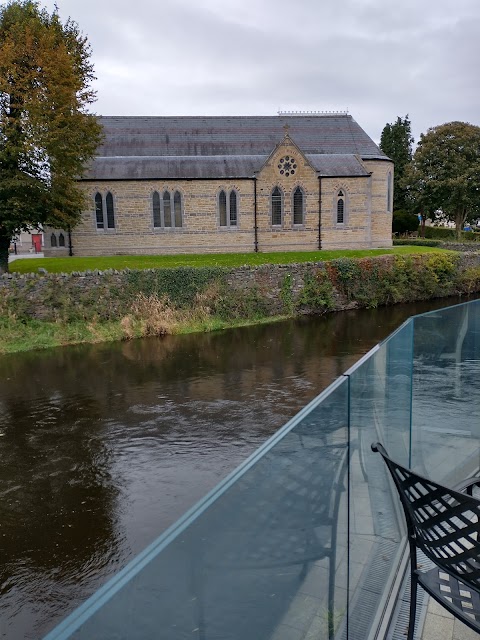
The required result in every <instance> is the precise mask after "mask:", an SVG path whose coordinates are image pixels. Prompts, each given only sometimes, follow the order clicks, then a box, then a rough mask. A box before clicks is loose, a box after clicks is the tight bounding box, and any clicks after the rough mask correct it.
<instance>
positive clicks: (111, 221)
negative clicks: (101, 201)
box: [105, 191, 115, 229]
mask: <svg viewBox="0 0 480 640" xmlns="http://www.w3.org/2000/svg"><path fill="white" fill-rule="evenodd" d="M105 204H106V205H107V228H108V229H115V213H114V210H113V196H112V194H111V193H110V191H109V192H108V193H107V197H106V198H105Z"/></svg>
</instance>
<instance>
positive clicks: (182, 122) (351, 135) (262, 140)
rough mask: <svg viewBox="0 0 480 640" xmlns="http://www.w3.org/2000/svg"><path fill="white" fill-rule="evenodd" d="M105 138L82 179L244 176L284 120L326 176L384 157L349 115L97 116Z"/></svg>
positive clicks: (359, 170)
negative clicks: (364, 160)
mask: <svg viewBox="0 0 480 640" xmlns="http://www.w3.org/2000/svg"><path fill="white" fill-rule="evenodd" d="M100 122H101V124H102V125H103V129H104V134H105V140H104V142H103V144H102V145H101V147H100V148H99V150H98V156H97V157H96V158H95V159H94V161H93V162H92V164H91V166H90V167H89V169H88V170H87V171H86V173H85V175H84V179H89V180H107V179H114V180H128V179H130V180H135V179H160V178H163V179H168V178H171V179H174V178H177V179H178V178H197V179H199V178H251V177H253V175H254V173H255V172H256V171H259V170H260V169H261V167H262V166H263V164H264V162H265V161H266V159H267V158H268V156H269V155H270V154H271V152H272V151H273V149H274V148H275V146H276V145H277V144H279V143H280V142H281V141H282V140H283V138H284V135H285V129H284V125H285V124H287V125H288V134H289V136H290V138H291V139H292V140H293V141H294V142H295V144H297V145H298V147H299V148H300V149H301V150H302V152H303V153H305V154H306V156H307V157H308V159H309V161H310V163H311V164H312V166H313V167H314V169H316V170H317V171H318V172H319V175H325V176H333V175H339V176H357V175H368V171H367V170H366V169H365V167H364V165H363V164H362V163H361V158H363V159H382V160H388V158H387V156H385V154H384V153H383V152H382V151H381V150H380V149H379V148H378V147H377V145H376V144H375V143H374V142H373V140H371V138H369V136H368V135H367V134H366V133H365V131H363V129H362V128H361V127H360V126H359V125H358V124H357V123H356V122H355V120H354V119H353V118H352V116H350V115H312V116H288V115H286V116H232V117H230V116H201V117H200V116H198V117H193V116H182V117H173V116H168V117H163V116H159V117H157V116H148V117H138V116H103V117H100Z"/></svg>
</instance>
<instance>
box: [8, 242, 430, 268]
mask: <svg viewBox="0 0 480 640" xmlns="http://www.w3.org/2000/svg"><path fill="white" fill-rule="evenodd" d="M435 250H436V249H435V248H432V247H412V246H402V247H394V248H392V249H357V250H351V251H350V250H349V251H346V250H338V251H288V252H287V251H282V252H273V253H209V254H191V255H166V256H94V257H85V258H77V257H76V256H73V257H72V258H28V259H25V260H22V259H19V260H15V261H14V262H12V263H11V265H10V271H11V272H13V273H32V272H36V271H37V269H38V268H39V267H41V268H43V269H46V270H47V271H48V272H49V273H72V272H73V271H87V270H94V269H99V270H100V271H105V270H107V269H174V268H175V267H242V266H244V265H250V266H255V265H261V264H294V263H299V262H325V261H327V260H336V259H338V258H369V257H373V256H381V255H385V254H389V253H393V254H395V255H406V254H412V253H427V252H429V251H435Z"/></svg>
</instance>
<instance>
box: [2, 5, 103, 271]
mask: <svg viewBox="0 0 480 640" xmlns="http://www.w3.org/2000/svg"><path fill="white" fill-rule="evenodd" d="M90 54H91V51H90V46H89V44H88V42H87V39H86V38H85V37H84V36H83V35H82V34H81V33H80V31H79V28H78V26H77V24H76V23H75V22H73V21H72V20H71V19H70V18H69V19H68V20H67V21H66V22H65V23H64V24H62V22H61V21H60V18H59V15H58V12H57V10H56V9H55V10H54V12H53V13H52V14H51V15H50V14H49V13H48V11H47V10H45V9H42V8H40V6H39V4H38V3H37V2H34V1H32V0H14V1H13V2H10V3H9V4H7V5H5V6H3V7H0V273H2V272H3V271H6V270H7V269H8V247H9V245H10V240H11V238H12V236H13V235H15V234H16V233H18V232H19V231H21V230H28V228H32V227H33V228H38V227H39V226H41V225H43V224H45V223H48V222H50V223H51V224H53V225H55V226H59V227H61V228H65V229H66V228H69V227H71V226H73V225H75V223H76V222H77V221H78V219H79V217H80V213H81V211H82V208H83V195H82V192H81V190H80V189H79V187H78V184H77V178H78V176H79V175H81V173H82V171H83V169H84V167H85V165H86V163H87V162H88V161H89V160H90V159H91V158H92V156H93V154H94V153H95V150H96V148H97V146H98V143H99V141H100V139H101V129H100V125H99V124H98V122H97V119H96V117H95V116H94V115H92V114H89V113H88V112H87V108H88V106H89V105H90V104H92V103H93V102H94V100H95V92H94V91H93V90H92V89H91V86H90V84H91V82H92V80H93V79H94V75H93V66H92V64H91V62H90Z"/></svg>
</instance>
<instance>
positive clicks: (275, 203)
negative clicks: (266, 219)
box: [271, 187, 283, 225]
mask: <svg viewBox="0 0 480 640" xmlns="http://www.w3.org/2000/svg"><path fill="white" fill-rule="evenodd" d="M271 199H272V225H281V224H282V217H283V194H282V191H281V190H280V189H279V188H278V187H275V189H274V190H273V191H272V196H271Z"/></svg>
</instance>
